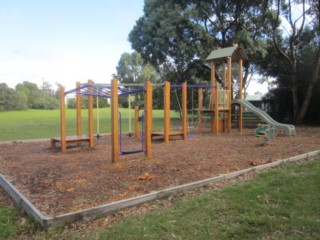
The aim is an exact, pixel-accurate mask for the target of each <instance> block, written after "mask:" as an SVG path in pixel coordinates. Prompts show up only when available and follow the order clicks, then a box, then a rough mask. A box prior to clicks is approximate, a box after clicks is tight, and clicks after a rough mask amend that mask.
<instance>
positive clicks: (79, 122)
mask: <svg viewBox="0 0 320 240" xmlns="http://www.w3.org/2000/svg"><path fill="white" fill-rule="evenodd" d="M76 87H77V89H78V90H77V95H76V105H77V136H81V135H82V119H81V94H80V89H79V88H80V82H77V83H76Z"/></svg>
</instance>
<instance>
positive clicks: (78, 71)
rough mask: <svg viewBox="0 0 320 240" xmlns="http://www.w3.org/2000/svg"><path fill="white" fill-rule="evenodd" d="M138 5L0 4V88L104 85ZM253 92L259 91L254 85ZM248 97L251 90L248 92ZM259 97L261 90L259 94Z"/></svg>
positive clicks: (85, 0) (61, 0) (33, 0)
mask: <svg viewBox="0 0 320 240" xmlns="http://www.w3.org/2000/svg"><path fill="white" fill-rule="evenodd" d="M143 3H144V1H143V0H93V1H89V0H0V33H1V37H0V83H1V82H5V83H6V84H8V86H9V87H12V88H14V87H15V85H16V84H18V83H22V82H23V81H30V82H33V83H36V84H37V85H38V86H39V87H40V86H41V85H42V81H43V80H44V81H47V82H49V83H51V84H52V85H53V87H55V83H60V84H63V85H64V86H65V87H66V88H67V89H70V88H74V86H75V82H77V81H80V82H86V81H87V80H88V79H92V80H93V81H94V82H97V83H109V82H110V80H111V78H112V77H111V75H112V74H113V73H116V70H115V68H116V66H117V64H118V61H119V59H120V56H121V54H122V53H124V52H132V49H131V45H130V43H129V42H128V34H129V32H130V31H131V30H132V28H133V26H134V25H135V22H136V21H137V20H138V19H139V17H141V16H142V15H143ZM258 90H263V88H262V86H261V85H258ZM249 92H251V93H253V92H255V90H250V91H249ZM263 92H264V91H263Z"/></svg>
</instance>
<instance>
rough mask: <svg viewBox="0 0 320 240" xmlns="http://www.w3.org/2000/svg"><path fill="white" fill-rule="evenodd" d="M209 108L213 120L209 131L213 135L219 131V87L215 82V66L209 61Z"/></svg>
mask: <svg viewBox="0 0 320 240" xmlns="http://www.w3.org/2000/svg"><path fill="white" fill-rule="evenodd" d="M211 86H212V87H213V88H212V89H211V106H212V108H213V107H214V109H213V114H212V115H213V118H212V121H211V131H212V133H214V134H218V131H219V99H218V94H219V86H218V84H217V81H216V65H215V62H214V61H211Z"/></svg>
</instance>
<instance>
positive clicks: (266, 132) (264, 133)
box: [255, 123, 277, 145]
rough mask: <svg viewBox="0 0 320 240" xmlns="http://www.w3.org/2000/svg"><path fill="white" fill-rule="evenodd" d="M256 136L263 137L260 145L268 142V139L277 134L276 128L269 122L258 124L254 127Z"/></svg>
mask: <svg viewBox="0 0 320 240" xmlns="http://www.w3.org/2000/svg"><path fill="white" fill-rule="evenodd" d="M255 135H256V137H263V141H262V143H261V145H265V144H267V143H269V139H270V138H272V137H275V136H276V135H277V129H276V128H275V127H274V126H272V125H270V124H261V123H259V124H258V127H257V128H256V129H255Z"/></svg>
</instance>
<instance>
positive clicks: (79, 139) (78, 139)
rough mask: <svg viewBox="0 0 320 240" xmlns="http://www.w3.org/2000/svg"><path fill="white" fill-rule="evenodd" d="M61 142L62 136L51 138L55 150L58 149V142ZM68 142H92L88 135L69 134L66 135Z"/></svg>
mask: <svg viewBox="0 0 320 240" xmlns="http://www.w3.org/2000/svg"><path fill="white" fill-rule="evenodd" d="M57 142H60V143H61V138H60V137H54V138H51V149H52V151H55V149H56V143H57ZM66 142H67V144H68V143H82V142H87V143H89V142H90V138H89V137H88V136H67V137H66Z"/></svg>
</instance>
